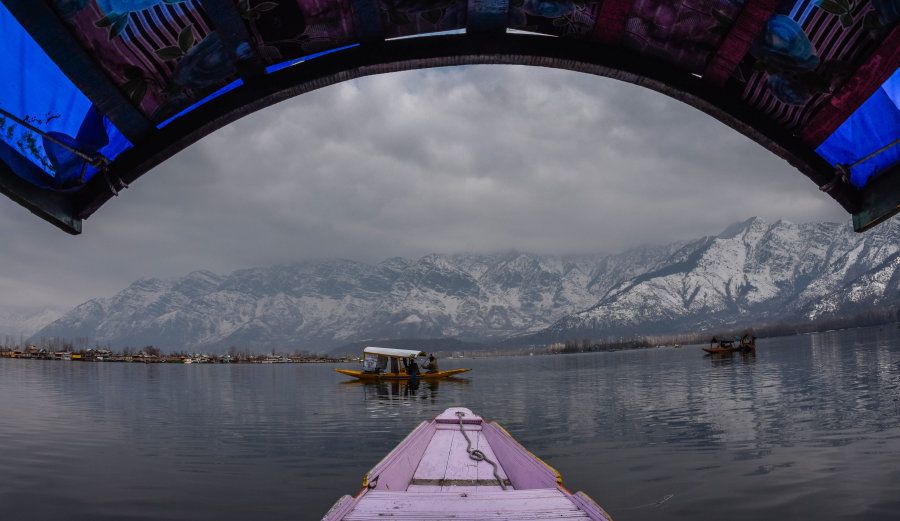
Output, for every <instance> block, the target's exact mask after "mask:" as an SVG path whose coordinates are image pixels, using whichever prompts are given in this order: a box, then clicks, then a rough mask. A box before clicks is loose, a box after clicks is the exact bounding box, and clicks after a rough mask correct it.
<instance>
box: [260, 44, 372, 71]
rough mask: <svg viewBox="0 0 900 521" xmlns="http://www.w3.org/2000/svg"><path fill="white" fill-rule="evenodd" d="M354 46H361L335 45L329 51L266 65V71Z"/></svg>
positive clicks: (283, 67)
mask: <svg viewBox="0 0 900 521" xmlns="http://www.w3.org/2000/svg"><path fill="white" fill-rule="evenodd" d="M354 47H359V44H358V43H351V44H350V45H344V46H341V47H335V48H334V49H328V50H327V51H321V52H317V53H313V54H307V55H306V56H301V57H299V58H294V59H293V60H288V61H286V62H281V63H276V64H275V65H269V66H268V67H266V72H267V73H268V74H272V73H273V72H278V71H280V70H282V69H287V68H288V67H291V66H293V65H297V64H298V63H303V62H305V61H309V60H312V59H314V58H318V57H320V56H325V55H326V54H331V53H335V52H339V51H344V50H347V49H352V48H354Z"/></svg>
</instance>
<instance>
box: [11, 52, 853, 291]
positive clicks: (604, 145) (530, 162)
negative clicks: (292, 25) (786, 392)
mask: <svg viewBox="0 0 900 521" xmlns="http://www.w3.org/2000/svg"><path fill="white" fill-rule="evenodd" d="M753 215H759V216H762V217H765V218H768V219H772V220H776V219H779V218H784V219H788V220H791V221H796V222H806V221H815V220H846V219H847V218H848V217H847V215H846V214H845V213H844V212H843V210H842V209H841V208H840V207H839V206H838V205H837V204H836V203H835V202H833V201H832V199H830V198H829V197H827V196H825V195H823V194H821V193H820V192H819V191H818V190H817V189H816V187H815V185H814V184H813V183H812V182H811V181H809V180H808V179H807V178H806V177H804V176H803V175H801V174H800V173H799V172H797V171H796V170H794V169H793V168H791V167H790V166H789V165H788V164H787V163H785V162H784V161H782V160H781V159H779V158H777V157H775V156H774V155H772V154H771V153H769V152H768V151H766V150H764V149H763V148H762V147H760V146H759V145H757V144H755V143H753V142H752V141H750V140H749V139H747V138H745V137H743V136H741V135H739V134H737V133H736V132H734V131H732V130H731V129H729V128H728V127H726V126H724V125H723V124H721V123H719V122H717V121H715V120H713V119H712V118H710V117H708V116H706V115H705V114H703V113H701V112H699V111H697V110H695V109H693V108H690V107H688V106H686V105H683V104H681V103H680V102H677V101H674V100H671V99H669V98H667V97H665V96H663V95H661V94H657V93H655V92H651V91H649V90H645V89H643V88H640V87H636V86H633V85H629V84H625V83H620V82H617V81H614V80H610V79H606V78H598V77H594V76H588V75H582V74H578V73H573V72H565V71H555V70H549V69H537V68H525V67H512V66H475V67H464V68H451V69H432V70H426V71H414V72H405V73H398V74H391V75H384V76H375V77H369V78H363V79H360V80H356V81H352V82H348V83H343V84H340V85H336V86H332V87H329V88H326V89H323V90H320V91H317V92H313V93H309V94H305V95H302V96H300V97H298V98H295V99H293V100H290V101H287V102H284V103H282V104H280V105H276V106H275V107H270V108H269V109H267V110H264V111H261V112H258V113H256V114H254V115H252V116H249V117H247V118H244V119H243V120H241V121H239V122H237V123H235V124H232V125H231V126H229V127H227V128H224V129H222V130H219V131H218V132H216V133H215V134H213V135H212V136H209V137H207V138H206V139H204V140H203V141H201V142H199V143H197V144H195V145H194V146H192V147H190V148H189V149H187V150H185V151H183V152H181V153H180V154H179V155H177V156H175V157H174V158H172V159H170V160H169V161H168V162H166V163H164V164H163V165H161V166H159V167H157V168H156V169H155V170H153V171H152V172H150V173H148V174H146V175H144V177H142V178H141V179H140V180H138V182H136V183H135V184H134V185H132V187H131V188H129V189H128V190H126V191H124V192H123V193H122V194H121V195H120V197H118V198H114V199H113V200H111V201H110V202H109V203H107V204H106V205H105V206H104V207H103V208H101V209H100V210H99V211H98V212H97V213H96V214H94V216H92V217H91V218H90V219H88V220H87V221H85V223H84V233H83V234H82V235H81V236H78V237H71V236H68V235H66V234H64V233H63V232H61V231H59V230H57V229H56V228H54V227H52V226H51V225H49V224H47V223H45V222H44V221H42V220H40V219H38V218H36V217H35V216H33V215H31V214H30V213H28V212H27V211H26V210H24V209H23V208H21V207H19V206H18V205H16V204H15V203H13V202H12V201H9V200H7V199H6V198H5V197H3V198H0V239H2V243H0V244H2V249H0V295H3V297H2V298H0V305H7V306H9V305H16V306H44V305H56V306H61V307H68V306H72V305H75V304H78V303H80V302H82V301H84V300H87V299H89V298H93V297H97V296H107V295H111V294H113V293H115V292H116V291H118V290H120V289H122V288H123V287H125V286H126V285H127V284H129V283H130V282H131V281H133V280H134V279H137V278H139V277H146V276H163V277H167V276H175V275H182V274H185V273H188V272H190V271H192V270H195V269H210V270H212V271H216V272H220V273H225V272H228V271H231V270H234V269H237V268H242V267H250V266H261V265H268V264H274V263H281V262H290V261H295V260H302V259H309V258H327V257H343V258H351V259H357V260H363V261H378V260H380V259H382V258H386V257H392V256H398V255H399V256H418V255H422V254H426V253H431V252H447V253H449V252H459V251H476V252H480V251H498V250H508V249H518V250H522V251H533V252H538V253H586V252H618V251H622V250H624V249H626V248H628V247H631V246H635V245H639V244H655V243H664V242H669V241H672V240H678V239H688V238H694V237H699V236H701V235H705V234H715V233H718V232H719V231H721V230H722V229H723V228H724V227H725V226H727V225H728V224H730V223H732V222H735V221H738V220H743V219H746V218H748V217H751V216H753Z"/></svg>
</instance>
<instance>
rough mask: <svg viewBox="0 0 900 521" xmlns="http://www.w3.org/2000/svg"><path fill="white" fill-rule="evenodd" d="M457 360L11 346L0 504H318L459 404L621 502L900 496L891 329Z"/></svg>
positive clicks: (264, 507)
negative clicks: (359, 377)
mask: <svg viewBox="0 0 900 521" xmlns="http://www.w3.org/2000/svg"><path fill="white" fill-rule="evenodd" d="M455 362H456V360H447V361H446V365H451V364H453V363H455ZM459 363H464V364H465V365H466V366H469V367H472V368H473V371H472V372H471V373H467V376H466V378H456V379H453V380H438V381H419V382H418V385H415V384H412V385H411V384H410V383H409V382H405V381H394V382H380V383H364V382H358V381H346V380H345V378H344V377H343V376H340V375H337V374H335V373H334V372H333V369H334V367H333V366H330V365H318V364H311V365H302V364H277V365H276V364H272V365H270V366H249V365H247V366H227V365H226V366H153V365H151V366H145V365H130V364H85V363H63V362H40V361H14V360H0V397H2V401H0V446H2V447H4V451H2V452H0V476H3V477H4V478H6V479H3V480H0V519H33V520H35V521H43V520H51V519H54V520H55V519H67V520H69V519H76V520H77V519H90V520H103V519H122V518H129V519H148V520H149V519H153V520H157V521H159V520H176V519H197V520H204V519H209V520H213V519H215V520H219V521H230V520H241V521H243V520H246V519H259V520H263V521H265V520H270V519H271V520H274V519H318V518H319V517H320V516H321V515H322V513H323V512H325V511H326V510H327V509H328V507H329V506H330V505H331V503H332V502H333V501H334V499H335V498H336V497H338V496H339V495H341V494H344V493H348V492H352V491H354V490H355V489H356V488H357V487H358V486H359V483H360V478H361V476H362V475H363V474H364V473H365V472H366V471H367V470H369V468H371V467H372V466H373V465H374V464H375V463H376V462H377V461H379V460H380V459H381V458H382V457H383V456H384V455H385V454H386V453H387V452H388V451H390V450H391V449H392V448H393V447H394V446H395V445H396V444H397V443H398V442H399V441H400V440H402V439H403V438H404V437H405V436H406V435H407V434H408V433H409V432H410V430H412V428H414V427H415V425H417V424H418V423H419V422H421V421H422V420H425V419H428V418H430V417H433V416H434V415H436V414H438V413H439V412H440V411H442V410H443V409H444V408H446V407H449V406H453V405H465V406H467V407H470V408H472V409H473V410H475V411H477V412H479V413H480V414H481V415H483V416H484V417H486V418H488V419H491V420H497V421H498V422H500V423H501V424H502V425H503V426H504V427H505V428H507V429H508V430H509V431H510V432H511V433H512V434H513V435H514V436H516V438H517V439H518V440H519V441H521V442H522V443H523V444H524V445H525V446H526V447H528V448H529V449H530V450H532V451H533V452H535V453H536V454H538V455H539V456H540V457H541V458H543V459H544V460H546V461H547V462H548V463H550V464H551V465H553V466H554V467H556V468H557V469H558V470H560V472H562V474H563V475H564V476H565V478H566V483H567V485H568V486H569V487H570V488H572V489H581V490H585V491H586V492H588V493H589V494H590V495H591V496H593V497H594V498H595V499H597V500H598V501H599V502H600V503H601V504H603V506H604V507H606V508H607V510H609V511H610V512H611V513H612V514H613V516H614V517H615V518H616V519H617V521H635V520H644V519H647V520H649V519H654V520H665V519H694V520H696V519H701V520H702V519H723V518H728V519H759V518H761V517H781V518H784V517H790V518H797V519H811V518H816V517H824V518H828V519H838V518H842V517H843V518H848V519H849V518H856V519H862V518H865V519H892V518H893V519H896V513H897V512H898V511H900V498H898V497H897V495H896V490H895V489H896V484H897V483H900V468H898V466H897V465H896V462H897V461H900V334H898V331H897V329H896V328H874V329H869V330H861V331H854V332H838V333H831V334H825V335H804V336H798V337H792V338H784V339H771V340H762V341H759V345H758V350H757V353H756V354H755V355H752V354H748V355H742V354H736V355H735V356H732V357H726V358H724V359H722V358H707V357H704V356H703V352H702V351H701V350H700V348H699V347H691V346H686V347H685V348H683V349H677V350H674V349H668V350H667V349H653V350H647V351H625V352H616V353H599V354H585V355H566V356H534V357H523V358H511V359H491V360H464V361H459ZM443 365H445V363H444V361H442V366H443ZM849 477H852V479H848V478H849ZM663 498H666V499H665V501H662V499H663Z"/></svg>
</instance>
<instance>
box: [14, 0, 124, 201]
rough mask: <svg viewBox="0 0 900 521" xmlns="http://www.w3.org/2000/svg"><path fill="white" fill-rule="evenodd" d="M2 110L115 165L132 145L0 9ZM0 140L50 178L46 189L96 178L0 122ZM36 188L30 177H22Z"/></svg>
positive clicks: (43, 142)
mask: <svg viewBox="0 0 900 521" xmlns="http://www.w3.org/2000/svg"><path fill="white" fill-rule="evenodd" d="M0 78H3V81H0V107H2V108H3V109H4V110H6V111H7V112H9V113H11V114H13V115H15V116H16V117H18V118H20V119H24V120H26V121H28V122H29V123H31V124H32V125H34V126H35V127H37V128H39V129H41V130H42V131H44V132H47V133H50V134H51V135H53V137H55V138H57V139H59V140H61V141H63V142H65V143H66V144H68V145H70V146H73V147H75V148H77V149H79V150H82V151H84V152H87V153H90V154H97V153H99V154H102V155H103V156H105V157H106V158H108V159H114V158H115V157H116V156H118V155H119V154H120V153H121V152H122V151H123V150H125V149H127V148H129V147H130V146H131V143H129V142H128V140H127V139H126V138H125V137H124V136H123V135H122V134H121V133H120V132H119V131H118V130H117V129H116V128H115V127H114V126H113V125H112V123H110V122H109V120H108V119H107V118H105V117H103V116H102V115H101V114H99V113H98V112H97V111H96V110H94V109H93V107H92V105H91V102H90V100H88V99H87V97H86V96H85V95H84V94H83V93H82V92H81V91H80V90H79V89H78V88H77V87H76V86H75V85H73V84H72V82H71V81H69V79H68V78H67V77H66V76H65V74H63V72H62V71H60V70H59V67H57V66H56V64H55V63H54V62H53V61H52V60H51V59H50V58H49V57H48V56H47V55H46V54H45V53H44V51H43V50H42V49H41V48H40V46H39V45H38V44H37V43H36V42H35V41H34V40H33V39H32V38H31V36H29V35H28V33H27V32H26V31H25V29H24V28H23V27H22V26H21V25H20V24H19V22H18V20H16V19H15V17H13V15H12V14H11V13H10V12H9V11H8V10H7V9H6V7H5V6H4V5H3V4H2V3H0ZM0 127H2V128H0V139H2V140H3V141H4V142H6V143H7V144H9V145H10V146H11V147H12V148H13V149H14V150H16V151H17V152H18V153H20V154H22V155H23V156H24V157H26V158H27V159H28V160H29V161H31V162H32V163H34V164H35V165H37V166H38V167H39V168H41V170H43V171H44V172H46V173H47V174H48V177H47V179H48V180H49V183H48V186H51V187H54V188H68V187H72V186H77V185H78V184H80V183H81V182H83V181H86V180H87V179H89V178H90V177H91V176H93V175H94V174H95V173H96V169H94V168H93V167H88V168H84V163H83V162H82V161H81V160H80V159H78V158H77V157H76V156H74V155H73V154H72V153H71V152H69V151H68V150H66V149H65V148H64V147H60V146H58V145H56V144H54V143H53V142H52V141H49V140H47V139H46V138H43V137H42V136H41V135H39V134H37V133H35V132H32V131H30V130H28V129H27V128H25V127H23V126H22V125H20V124H18V123H15V122H14V121H12V120H11V119H9V118H2V116H0ZM20 175H22V177H24V178H27V179H29V180H31V181H33V182H34V178H33V176H32V175H28V174H26V173H25V172H22V173H20Z"/></svg>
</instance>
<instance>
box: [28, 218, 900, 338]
mask: <svg viewBox="0 0 900 521" xmlns="http://www.w3.org/2000/svg"><path fill="white" fill-rule="evenodd" d="M898 236H900V219H898V218H895V219H893V220H891V221H888V222H886V223H884V224H882V225H881V226H879V227H878V228H877V229H876V230H875V231H874V232H870V233H867V234H855V233H853V232H852V230H851V229H850V227H849V226H848V225H847V224H842V223H805V224H794V223H790V222H787V221H777V222H774V223H769V222H767V221H765V220H763V219H760V218H752V219H748V220H746V221H742V222H738V223H734V224H732V225H730V226H728V227H726V228H725V229H724V230H723V231H722V232H721V233H720V234H718V235H715V236H707V237H701V238H698V239H694V240H691V241H678V242H673V243H671V244H666V245H658V246H642V247H638V248H633V249H631V250H628V251H625V252H622V253H618V254H596V255H572V256H565V255H536V254H531V253H523V252H518V251H510V252H503V253H489V254H476V253H457V254H429V255H424V256H422V257H419V258H416V259H405V258H400V257H393V258H389V259H385V260H383V261H381V262H378V263H365V262H359V261H353V260H347V259H331V260H320V261H301V262H297V263H290V264H280V265H274V266H267V267H258V268H246V269H241V270H236V271H234V272H231V273H229V274H225V275H219V274H216V273H212V272H209V271H203V270H200V271H194V272H191V273H190V274H188V275H186V276H184V277H177V278H172V279H158V278H142V279H138V280H136V281H135V282H133V283H132V284H131V285H129V286H128V287H127V288H125V289H123V290H122V291H121V292H119V293H118V294H116V295H114V296H112V297H110V298H101V299H92V300H89V301H87V302H85V303H83V304H81V305H79V306H76V307H75V308H74V309H72V310H71V311H69V312H68V313H66V314H65V315H63V316H62V317H60V318H59V319H58V320H56V321H54V322H52V323H51V324H49V325H47V326H46V327H44V328H43V329H41V330H40V331H39V332H38V333H37V334H36V335H35V337H40V336H43V337H54V336H59V337H67V338H73V337H83V338H91V339H93V340H95V341H97V342H100V343H104V344H109V345H114V346H125V345H130V346H133V347H137V346H141V345H149V344H152V345H156V346H158V347H162V348H163V349H169V350H173V349H178V350H181V349H187V350H200V349H203V350H208V351H220V352H221V351H224V350H227V349H229V348H230V347H232V346H234V347H239V348H249V349H256V350H268V349H272V348H279V349H294V348H296V349H307V350H314V351H327V350H331V349H335V348H338V347H340V346H346V345H350V344H354V343H356V342H359V341H361V340H362V339H371V338H379V339H416V338H421V339H432V340H434V339H440V338H451V337H452V338H455V339H458V341H460V342H468V343H473V344H485V343H495V342H498V341H501V340H504V339H509V338H516V337H521V336H522V335H530V337H531V338H532V339H535V340H539V341H548V342H549V341H553V340H556V339H561V338H564V337H567V336H573V335H577V336H579V338H580V337H581V335H588V334H589V335H591V336H594V337H602V336H604V335H606V336H609V335H615V334H625V333H628V332H632V333H633V332H635V331H641V332H651V333H654V332H667V331H672V332H674V331H677V330H686V329H691V330H693V329H698V328H700V329H702V328H709V327H717V326H720V325H728V324H730V323H735V322H736V321H738V320H744V319H751V320H752V319H759V320H766V319H769V318H771V317H773V316H775V315H778V316H782V317H789V316H790V317H795V318H797V319H798V320H812V319H816V318H821V317H827V316H829V315H834V314H840V313H842V312H844V311H847V310H854V311H858V310H864V309H866V308H867V306H882V305H895V303H898V304H900V297H898V295H900V270H898V267H900V250H898V244H897V242H898V241H897V237H898Z"/></svg>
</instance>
